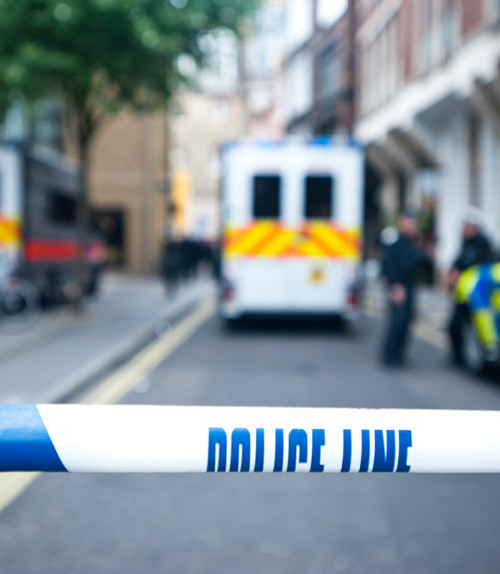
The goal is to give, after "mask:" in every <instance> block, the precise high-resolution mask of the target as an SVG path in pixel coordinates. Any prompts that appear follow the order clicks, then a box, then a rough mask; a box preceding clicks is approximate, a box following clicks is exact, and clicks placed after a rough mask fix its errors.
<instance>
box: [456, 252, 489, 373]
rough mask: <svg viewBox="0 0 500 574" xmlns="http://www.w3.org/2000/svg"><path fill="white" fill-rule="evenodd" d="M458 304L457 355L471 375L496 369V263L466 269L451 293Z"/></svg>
mask: <svg viewBox="0 0 500 574" xmlns="http://www.w3.org/2000/svg"><path fill="white" fill-rule="evenodd" d="M454 296H455V299H456V302H457V304H458V305H459V313H460V321H459V322H458V324H459V325H460V337H459V344H460V355H461V357H462V360H463V363H464V365H465V367H466V368H467V369H468V370H469V371H470V372H472V373H481V372H483V371H484V370H485V369H486V368H487V367H488V366H491V365H494V366H496V367H498V366H500V262H493V263H482V264H480V265H474V266H473V267H469V268H468V269H466V270H465V271H464V272H463V273H462V274H461V275H460V277H459V279H458V282H457V286H456V288H455V293H454Z"/></svg>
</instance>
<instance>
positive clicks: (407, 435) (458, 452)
mask: <svg viewBox="0 0 500 574" xmlns="http://www.w3.org/2000/svg"><path fill="white" fill-rule="evenodd" d="M0 471H3V472H6V471H69V472H278V473H280V472H311V473H321V472H340V473H359V472H361V473H372V472H397V473H408V472H500V412H495V411H458V410H453V411H445V410H403V409H335V408H274V407H198V406H135V405H112V406H109V405H0Z"/></svg>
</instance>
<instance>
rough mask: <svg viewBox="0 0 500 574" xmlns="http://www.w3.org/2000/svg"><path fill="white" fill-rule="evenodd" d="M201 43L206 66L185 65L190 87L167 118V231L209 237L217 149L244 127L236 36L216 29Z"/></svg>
mask: <svg viewBox="0 0 500 574" xmlns="http://www.w3.org/2000/svg"><path fill="white" fill-rule="evenodd" d="M201 46H202V49H203V50H204V52H205V65H204V67H203V69H201V70H198V69H193V70H191V71H190V70H189V66H186V70H185V73H187V74H189V73H190V72H191V74H192V83H191V85H192V87H191V88H190V89H187V88H186V89H184V90H181V91H179V93H178V94H177V96H176V98H175V102H174V105H173V107H172V109H171V113H170V117H169V168H170V173H171V182H172V184H171V199H172V203H173V209H174V213H173V218H172V226H171V228H170V231H171V232H173V233H174V234H176V235H180V236H184V237H188V236H189V237H192V238H195V239H199V240H203V241H210V242H213V241H215V240H216V239H218V237H219V236H220V176H221V174H220V148H221V146H222V145H223V144H224V142H226V141H228V140H234V139H238V138H241V137H243V136H244V135H246V133H247V129H248V127H247V116H246V110H245V102H244V94H243V89H242V84H241V68H240V61H241V54H240V46H239V43H238V41H237V38H236V37H235V36H234V34H233V33H232V32H230V31H229V30H222V29H221V30H219V31H216V32H212V33H210V34H207V35H206V36H205V37H204V38H203V39H202V42H201Z"/></svg>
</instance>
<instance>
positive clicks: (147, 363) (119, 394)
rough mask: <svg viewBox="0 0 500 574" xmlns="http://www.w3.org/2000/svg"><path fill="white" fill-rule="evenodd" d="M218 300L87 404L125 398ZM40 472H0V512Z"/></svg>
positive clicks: (112, 378)
mask: <svg viewBox="0 0 500 574" xmlns="http://www.w3.org/2000/svg"><path fill="white" fill-rule="evenodd" d="M215 309H216V303H215V300H210V301H208V302H206V303H203V304H202V305H200V306H199V307H197V308H196V309H195V310H194V311H193V312H192V313H190V314H189V315H188V316H187V317H186V318H185V319H184V320H183V321H181V322H180V323H179V324H178V325H176V326H175V327H174V328H173V329H172V331H171V332H170V333H168V334H167V335H166V336H165V337H160V338H158V339H156V340H155V341H153V342H152V343H151V344H150V345H148V346H147V347H146V348H144V349H143V350H142V351H140V352H139V353H137V355H135V356H134V357H133V358H132V359H131V360H130V361H129V362H128V363H127V364H126V365H124V366H123V367H121V368H120V369H118V371H116V372H115V373H113V374H112V375H111V376H109V377H108V378H107V379H105V380H104V381H103V383H101V385H99V387H97V388H96V389H95V390H94V391H92V392H91V393H89V394H88V395H87V396H86V397H85V398H84V400H82V401H81V402H83V403H85V404H113V403H116V402H118V401H119V400H120V399H121V398H123V397H124V396H125V395H126V394H127V393H128V392H129V391H130V390H132V389H133V387H134V386H135V385H136V384H137V381H138V380H139V379H141V378H142V377H145V376H146V375H147V374H148V373H150V372H151V371H152V370H153V369H155V368H156V367H157V366H158V365H159V364H160V363H161V362H162V361H164V360H165V359H166V358H167V357H168V356H169V355H171V354H172V353H173V352H174V351H175V350H176V349H177V348H179V347H180V346H181V345H182V343H184V342H185V341H187V339H189V337H190V336H191V335H193V334H194V333H195V332H196V331H197V330H198V329H199V328H200V327H201V326H202V325H203V323H205V321H207V320H208V319H209V318H210V317H211V316H212V315H213V314H214V312H215ZM40 474H41V473H40V472H9V473H3V474H0V513H1V512H2V511H3V510H4V509H5V508H7V506H9V504H10V503H11V502H13V501H14V500H15V499H16V498H17V497H18V496H20V495H21V494H22V493H23V492H24V491H25V490H26V489H27V488H28V486H29V485H30V484H31V483H32V482H33V481H34V480H35V479H36V478H37V477H38V476H40Z"/></svg>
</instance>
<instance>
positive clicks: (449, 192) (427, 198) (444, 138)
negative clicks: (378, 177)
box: [355, 0, 500, 271]
mask: <svg viewBox="0 0 500 574" xmlns="http://www.w3.org/2000/svg"><path fill="white" fill-rule="evenodd" d="M356 49H357V62H358V64H357V71H358V73H357V93H358V97H357V109H356V115H357V122H356V129H355V135H356V137H357V138H358V139H359V140H361V142H362V143H364V144H365V145H366V146H367V157H368V161H369V162H370V164H371V165H372V166H374V167H375V168H376V169H377V170H378V172H379V173H380V174H382V176H383V182H384V185H383V189H384V191H383V205H384V211H385V213H396V212H397V211H398V210H399V209H401V208H403V207H414V208H417V209H430V210H431V211H433V212H434V213H433V215H434V218H435V229H434V232H435V235H436V239H437V252H436V256H437V264H438V267H439V269H440V270H442V271H444V270H445V269H446V268H447V267H448V266H449V264H450V263H451V261H452V260H453V257H454V256H455V254H456V252H457V250H458V248H459V242H460V227H461V219H462V218H463V216H464V214H465V213H466V211H467V210H468V209H469V208H470V207H471V206H473V207H474V208H477V210H479V211H480V212H481V213H482V219H483V222H484V227H485V230H486V232H487V233H488V234H489V235H490V236H491V237H492V238H493V239H494V240H496V242H497V243H500V189H499V188H498V183H497V182H498V179H499V177H500V78H499V65H500V2H498V1H496V0H358V3H357V25H356Z"/></svg>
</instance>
